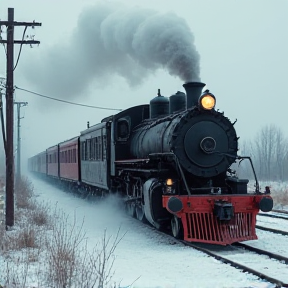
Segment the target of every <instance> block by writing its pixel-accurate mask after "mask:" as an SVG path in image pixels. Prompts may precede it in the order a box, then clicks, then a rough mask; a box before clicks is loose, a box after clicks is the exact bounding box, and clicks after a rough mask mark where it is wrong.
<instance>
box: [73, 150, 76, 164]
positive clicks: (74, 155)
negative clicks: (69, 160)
mask: <svg viewBox="0 0 288 288" xmlns="http://www.w3.org/2000/svg"><path fill="white" fill-rule="evenodd" d="M73 163H76V149H75V148H74V149H73Z"/></svg>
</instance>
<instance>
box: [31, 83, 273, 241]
mask: <svg viewBox="0 0 288 288" xmlns="http://www.w3.org/2000/svg"><path fill="white" fill-rule="evenodd" d="M204 86H205V84H204V83H200V82H190V83H185V84H184V85H183V87H184V88H185V90H186V94H185V93H182V92H177V93H176V94H174V95H172V96H170V97H169V99H168V98H167V97H164V96H161V93H160V90H158V96H157V97H155V98H154V99H152V100H151V101H150V105H139V106H135V107H131V108H129V109H127V110H124V111H121V112H120V113H118V114H116V115H112V116H110V117H107V118H104V119H103V120H102V121H101V123H99V124H96V125H94V126H91V127H87V129H86V130H84V131H82V132H81V133H80V135H79V136H77V137H75V138H73V139H69V140H67V141H64V142H62V143H59V144H57V145H55V146H53V147H50V148H48V149H47V150H46V151H44V152H42V153H40V154H37V155H36V156H33V157H31V158H30V159H29V167H30V170H31V171H34V172H38V173H40V174H44V175H46V176H49V177H53V178H55V179H58V180H60V181H62V182H66V183H69V184H70V185H74V186H75V185H76V186H77V187H78V188H81V189H82V190H83V189H84V190H85V191H87V192H89V193H92V194H103V193H104V194H105V193H120V194H121V195H122V196H123V199H124V201H125V205H126V209H127V212H128V213H129V214H130V215H131V216H133V217H135V218H137V219H138V220H140V221H144V222H149V223H150V224H151V225H153V226H154V227H156V228H157V229H164V230H169V231H171V233H172V235H173V236H174V237H176V238H184V240H186V241H196V242H204V243H211V244H221V245H227V244H231V243H233V242H238V241H244V240H252V239H257V236H256V233H255V225H256V215H257V213H258V212H259V209H261V210H262V211H264V212H268V211H271V210H272V207H273V199H272V198H271V197H270V195H269V194H270V191H269V189H267V190H266V191H265V193H261V192H260V189H259V184H258V181H257V177H256V174H255V171H254V168H253V164H252V161H251V159H250V158H249V157H241V156H238V155H237V151H238V137H237V135H236V131H235V129H234V123H231V122H230V120H229V119H228V118H227V117H225V116H224V113H221V112H219V111H216V110H215V104H216V98H215V96H214V95H213V94H212V93H210V92H209V90H205V91H204V92H203V93H202V90H203V88H204ZM243 159H248V160H249V161H250V163H251V165H252V168H253V171H254V175H255V183H256V184H255V191H253V192H248V189H247V184H248V180H247V179H239V178H238V177H237V175H236V172H235V171H233V170H232V169H231V165H232V164H233V163H235V162H238V161H242V160H243Z"/></svg>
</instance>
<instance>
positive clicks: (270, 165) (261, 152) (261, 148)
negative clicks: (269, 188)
mask: <svg viewBox="0 0 288 288" xmlns="http://www.w3.org/2000/svg"><path fill="white" fill-rule="evenodd" d="M251 154H252V155H253V156H252V157H253V159H254V161H255V167H256V171H257V172H258V173H257V174H258V175H259V178H260V179H265V180H282V181H283V180H284V169H285V163H286V162H285V161H286V160H287V154H288V140H287V138H286V137H285V136H284V134H283V132H282V131H281V129H280V128H278V127H277V126H276V125H274V124H270V125H266V126H264V127H263V128H262V129H261V130H260V131H259V133H258V134H257V135H256V137H255V140H254V142H253V143H252V146H251Z"/></svg>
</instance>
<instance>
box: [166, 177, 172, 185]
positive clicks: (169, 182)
mask: <svg viewBox="0 0 288 288" xmlns="http://www.w3.org/2000/svg"><path fill="white" fill-rule="evenodd" d="M166 185H167V186H172V185H173V180H172V179H170V178H169V179H167V180H166Z"/></svg>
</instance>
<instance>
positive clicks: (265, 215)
mask: <svg viewBox="0 0 288 288" xmlns="http://www.w3.org/2000/svg"><path fill="white" fill-rule="evenodd" d="M277 213H279V212H277ZM258 215H259V216H264V217H270V218H277V219H284V220H288V216H281V215H275V214H264V213H258Z"/></svg>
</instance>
